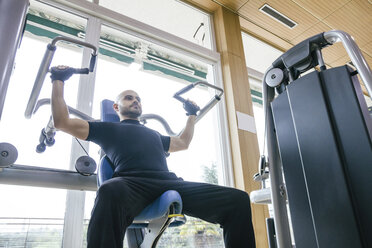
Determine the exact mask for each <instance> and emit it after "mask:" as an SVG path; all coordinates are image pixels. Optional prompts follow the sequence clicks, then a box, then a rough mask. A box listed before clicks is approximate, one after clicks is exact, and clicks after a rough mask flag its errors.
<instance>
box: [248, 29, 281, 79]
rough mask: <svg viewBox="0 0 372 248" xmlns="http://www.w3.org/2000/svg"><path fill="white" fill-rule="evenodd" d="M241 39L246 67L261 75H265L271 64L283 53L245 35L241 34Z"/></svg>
mask: <svg viewBox="0 0 372 248" xmlns="http://www.w3.org/2000/svg"><path fill="white" fill-rule="evenodd" d="M242 38H243V47H244V54H245V63H246V64H247V67H248V68H252V69H254V70H256V71H259V72H261V73H265V71H266V70H267V68H269V67H270V66H271V63H272V62H274V60H276V59H277V58H278V57H279V56H280V55H281V54H282V53H283V52H281V51H279V50H278V49H276V48H274V47H272V46H270V45H268V44H266V43H264V42H262V41H260V40H258V39H256V38H254V37H252V36H250V35H248V34H246V33H242Z"/></svg>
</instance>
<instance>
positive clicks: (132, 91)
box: [115, 90, 138, 103]
mask: <svg viewBox="0 0 372 248" xmlns="http://www.w3.org/2000/svg"><path fill="white" fill-rule="evenodd" d="M126 95H132V96H137V97H138V94H137V92H135V91H134V90H124V91H123V92H121V93H120V94H119V95H117V97H116V100H115V103H119V102H120V100H121V99H123V98H124V97H125V96H126Z"/></svg>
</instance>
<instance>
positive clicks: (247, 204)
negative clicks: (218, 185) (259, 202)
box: [231, 189, 251, 212]
mask: <svg viewBox="0 0 372 248" xmlns="http://www.w3.org/2000/svg"><path fill="white" fill-rule="evenodd" d="M231 201H232V203H233V204H234V206H235V209H236V210H237V211H239V212H240V211H247V212H248V211H249V212H250V211H251V201H250V198H249V195H248V193H247V192H245V191H242V190H238V189H236V190H234V191H233V192H232V193H231Z"/></svg>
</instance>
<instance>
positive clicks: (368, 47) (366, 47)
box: [362, 42, 372, 66]
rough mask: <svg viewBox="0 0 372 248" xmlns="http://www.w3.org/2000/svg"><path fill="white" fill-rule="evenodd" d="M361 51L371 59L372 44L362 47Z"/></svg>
mask: <svg viewBox="0 0 372 248" xmlns="http://www.w3.org/2000/svg"><path fill="white" fill-rule="evenodd" d="M362 50H363V52H365V53H367V54H368V55H369V56H371V57H372V42H370V43H368V44H367V45H365V46H363V47H362ZM370 66H371V65H370Z"/></svg>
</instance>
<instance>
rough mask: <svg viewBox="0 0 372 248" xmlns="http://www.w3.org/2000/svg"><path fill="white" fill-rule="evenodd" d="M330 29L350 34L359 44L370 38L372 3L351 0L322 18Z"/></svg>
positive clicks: (363, 0)
mask: <svg viewBox="0 0 372 248" xmlns="http://www.w3.org/2000/svg"><path fill="white" fill-rule="evenodd" d="M323 22H324V23H326V24H327V25H329V26H330V27H332V29H340V30H343V31H345V32H347V33H349V34H350V35H352V36H353V37H354V39H355V41H356V42H357V44H358V45H359V46H361V47H362V46H364V45H366V44H367V43H369V42H370V41H371V39H372V4H370V3H368V2H367V1H366V0H353V1H350V2H349V3H347V4H345V5H344V6H343V7H342V8H340V9H338V10H337V11H335V12H333V13H332V14H331V15H330V16H328V17H327V18H325V19H324V20H323Z"/></svg>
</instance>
